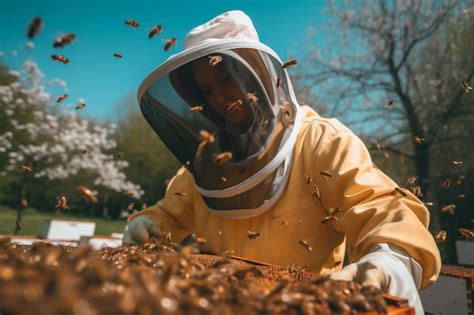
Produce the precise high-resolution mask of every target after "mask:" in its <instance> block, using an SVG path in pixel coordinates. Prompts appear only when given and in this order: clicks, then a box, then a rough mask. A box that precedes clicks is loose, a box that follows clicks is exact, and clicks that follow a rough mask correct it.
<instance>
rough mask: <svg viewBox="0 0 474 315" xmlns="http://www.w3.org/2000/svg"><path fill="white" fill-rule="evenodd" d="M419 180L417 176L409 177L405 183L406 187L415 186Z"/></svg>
mask: <svg viewBox="0 0 474 315" xmlns="http://www.w3.org/2000/svg"><path fill="white" fill-rule="evenodd" d="M417 179H418V177H416V176H410V177H408V178H407V181H406V182H405V186H411V185H413V184H414V183H415V182H416V180H417Z"/></svg>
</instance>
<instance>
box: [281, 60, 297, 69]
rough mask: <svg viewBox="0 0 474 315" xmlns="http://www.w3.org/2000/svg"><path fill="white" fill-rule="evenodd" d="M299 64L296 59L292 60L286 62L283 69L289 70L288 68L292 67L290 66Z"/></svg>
mask: <svg viewBox="0 0 474 315" xmlns="http://www.w3.org/2000/svg"><path fill="white" fill-rule="evenodd" d="M297 63H298V62H297V61H296V59H291V60H288V61H286V62H285V63H284V64H283V66H282V67H283V69H286V68H288V67H290V66H294V65H296V64H297Z"/></svg>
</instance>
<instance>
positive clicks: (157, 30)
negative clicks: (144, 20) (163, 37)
mask: <svg viewBox="0 0 474 315" xmlns="http://www.w3.org/2000/svg"><path fill="white" fill-rule="evenodd" d="M162 30H163V26H162V25H156V26H153V27H152V28H151V30H150V32H149V33H148V38H153V37H155V36H156V35H158V34H160V33H161V31H162Z"/></svg>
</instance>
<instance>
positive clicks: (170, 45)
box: [163, 37, 176, 51]
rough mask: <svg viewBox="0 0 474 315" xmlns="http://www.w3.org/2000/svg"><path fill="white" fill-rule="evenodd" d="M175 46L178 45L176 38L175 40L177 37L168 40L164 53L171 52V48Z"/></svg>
mask: <svg viewBox="0 0 474 315" xmlns="http://www.w3.org/2000/svg"><path fill="white" fill-rule="evenodd" d="M174 45H176V38H175V37H172V38H170V39H168V40H166V42H165V46H164V47H163V49H164V51H168V50H170V48H171V47H173V46H174Z"/></svg>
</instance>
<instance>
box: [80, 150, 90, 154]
mask: <svg viewBox="0 0 474 315" xmlns="http://www.w3.org/2000/svg"><path fill="white" fill-rule="evenodd" d="M87 152H89V151H88V150H87V149H82V150H81V154H86V153H87Z"/></svg>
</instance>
